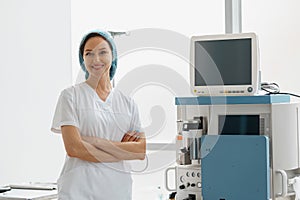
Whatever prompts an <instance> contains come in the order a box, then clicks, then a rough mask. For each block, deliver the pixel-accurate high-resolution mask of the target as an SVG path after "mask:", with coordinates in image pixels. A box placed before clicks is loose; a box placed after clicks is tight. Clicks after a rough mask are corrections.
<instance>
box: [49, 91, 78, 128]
mask: <svg viewBox="0 0 300 200" xmlns="http://www.w3.org/2000/svg"><path fill="white" fill-rule="evenodd" d="M74 92H75V91H74V88H69V89H66V90H63V91H62V92H61V94H60V96H59V99H58V102H57V105H56V109H55V113H54V117H53V121H52V126H51V131H53V132H55V133H61V126H64V125H72V126H75V127H79V123H78V115H77V112H76V104H75V100H74Z"/></svg>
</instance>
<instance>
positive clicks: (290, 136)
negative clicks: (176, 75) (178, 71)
mask: <svg viewBox="0 0 300 200" xmlns="http://www.w3.org/2000/svg"><path fill="white" fill-rule="evenodd" d="M258 57H259V56H258V42H257V37H256V35H255V34H253V33H242V34H225V35H213V36H200V37H192V39H191V62H190V63H191V67H190V75H191V88H192V92H193V93H194V94H195V95H196V97H176V98H175V104H176V107H177V135H176V166H175V167H170V168H168V169H167V170H166V188H167V189H168V190H170V191H176V193H177V194H176V197H175V198H176V200H202V199H203V200H270V199H272V200H275V199H278V200H291V199H296V197H297V196H298V195H299V194H298V193H299V188H298V187H299V185H300V178H299V177H300V135H299V134H300V133H299V129H300V127H299V126H300V123H299V122H300V111H299V110H300V103H297V102H292V101H291V99H290V96H289V95H281V94H274V95H268V94H260V70H259V64H258V60H259V58H258ZM170 170H175V188H170V187H169V179H170V177H169V173H168V172H169V171H170ZM298 198H300V196H298ZM298 198H297V199H298Z"/></svg>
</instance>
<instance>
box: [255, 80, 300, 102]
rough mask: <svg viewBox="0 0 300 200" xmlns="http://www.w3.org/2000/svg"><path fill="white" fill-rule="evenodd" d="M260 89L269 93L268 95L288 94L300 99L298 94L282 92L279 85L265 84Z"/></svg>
mask: <svg viewBox="0 0 300 200" xmlns="http://www.w3.org/2000/svg"><path fill="white" fill-rule="evenodd" d="M260 89H261V90H263V91H265V92H267V94H266V95H271V94H286V95H291V96H294V97H298V98H300V95H297V94H293V93H288V92H280V88H279V85H278V84H277V83H267V82H263V83H261V84H260Z"/></svg>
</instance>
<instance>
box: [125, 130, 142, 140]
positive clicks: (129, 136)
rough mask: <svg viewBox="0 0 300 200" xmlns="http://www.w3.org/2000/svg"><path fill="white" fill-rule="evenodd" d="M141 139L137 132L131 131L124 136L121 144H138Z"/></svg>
mask: <svg viewBox="0 0 300 200" xmlns="http://www.w3.org/2000/svg"><path fill="white" fill-rule="evenodd" d="M139 139H140V135H139V133H138V132H136V131H131V132H127V133H125V134H124V136H123V138H122V140H121V142H137V141H138V140H139Z"/></svg>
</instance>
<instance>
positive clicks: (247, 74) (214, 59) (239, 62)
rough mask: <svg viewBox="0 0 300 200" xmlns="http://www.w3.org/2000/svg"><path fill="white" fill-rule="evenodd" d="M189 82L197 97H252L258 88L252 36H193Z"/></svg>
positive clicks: (256, 59) (257, 70) (256, 46)
mask: <svg viewBox="0 0 300 200" xmlns="http://www.w3.org/2000/svg"><path fill="white" fill-rule="evenodd" d="M190 46H191V49H190V50H191V51H190V53H191V56H190V81H191V88H192V92H193V94H195V95H197V96H201V95H203V96H220V95H231V96H233V95H236V96H240V95H255V94H257V93H258V87H259V85H260V83H259V82H260V81H259V79H260V78H259V77H260V72H259V65H258V61H259V53H258V41H257V37H256V35H255V34H254V33H239V34H223V35H207V36H193V37H192V38H191V45H190Z"/></svg>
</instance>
